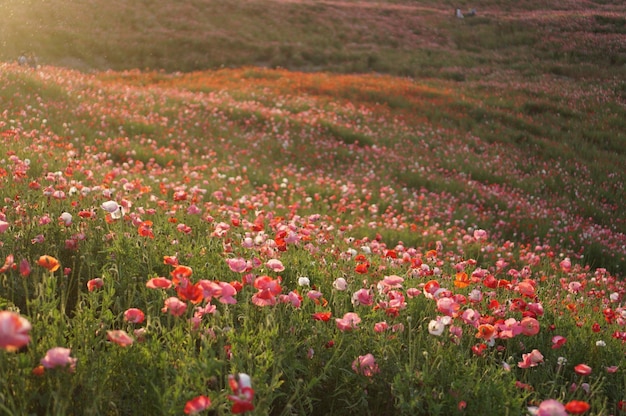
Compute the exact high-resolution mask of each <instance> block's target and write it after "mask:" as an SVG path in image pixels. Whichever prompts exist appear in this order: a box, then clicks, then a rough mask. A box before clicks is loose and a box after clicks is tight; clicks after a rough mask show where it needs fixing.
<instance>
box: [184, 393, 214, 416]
mask: <svg viewBox="0 0 626 416" xmlns="http://www.w3.org/2000/svg"><path fill="white" fill-rule="evenodd" d="M209 406H211V399H209V398H208V397H206V396H197V397H194V398H193V399H191V400H189V401H188V402H187V403H186V404H185V410H184V412H185V414H186V415H195V414H196V413H200V412H201V411H203V410H205V409H207V408H209Z"/></svg>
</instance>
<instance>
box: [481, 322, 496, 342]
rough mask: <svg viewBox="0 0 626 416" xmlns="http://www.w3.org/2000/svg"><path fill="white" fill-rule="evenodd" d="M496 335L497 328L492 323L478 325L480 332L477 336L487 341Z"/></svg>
mask: <svg viewBox="0 0 626 416" xmlns="http://www.w3.org/2000/svg"><path fill="white" fill-rule="evenodd" d="M495 335H496V328H495V327H494V326H493V325H491V324H482V325H478V332H477V333H476V338H481V339H484V340H486V341H489V340H490V339H491V338H493V337H494V336H495Z"/></svg>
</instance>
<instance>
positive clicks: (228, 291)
mask: <svg viewBox="0 0 626 416" xmlns="http://www.w3.org/2000/svg"><path fill="white" fill-rule="evenodd" d="M218 284H219V286H220V289H221V293H220V296H219V299H218V300H219V301H220V303H227V304H229V305H234V304H235V303H237V299H235V298H234V297H233V296H235V295H236V294H237V289H235V288H234V287H233V285H231V284H230V283H227V282H219V283H218Z"/></svg>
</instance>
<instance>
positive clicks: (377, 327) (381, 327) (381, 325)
mask: <svg viewBox="0 0 626 416" xmlns="http://www.w3.org/2000/svg"><path fill="white" fill-rule="evenodd" d="M388 328H389V325H388V324H387V322H385V321H382V322H376V323H375V324H374V331H376V332H378V333H380V332H385V331H386V330H387V329H388Z"/></svg>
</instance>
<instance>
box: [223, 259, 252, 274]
mask: <svg viewBox="0 0 626 416" xmlns="http://www.w3.org/2000/svg"><path fill="white" fill-rule="evenodd" d="M226 263H227V264H228V267H229V268H230V270H232V271H233V272H235V273H243V272H245V271H246V269H247V268H248V262H247V261H246V260H245V259H243V258H241V257H238V258H236V259H226Z"/></svg>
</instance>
